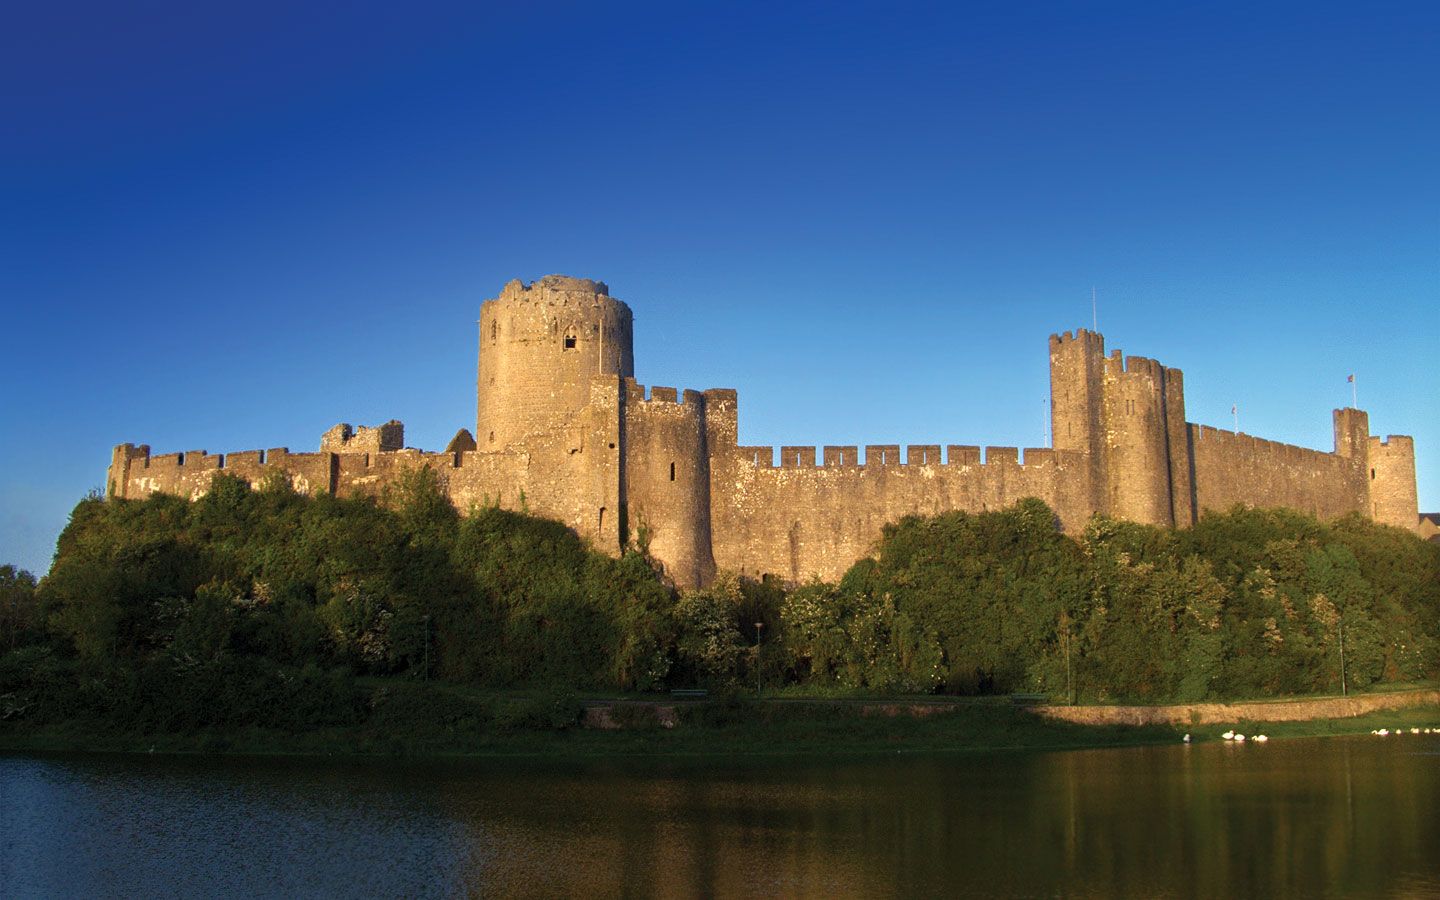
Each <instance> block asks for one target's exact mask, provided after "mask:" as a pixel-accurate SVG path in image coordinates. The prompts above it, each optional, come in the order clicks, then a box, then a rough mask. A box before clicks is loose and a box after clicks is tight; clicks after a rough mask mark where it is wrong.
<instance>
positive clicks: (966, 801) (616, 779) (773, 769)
mask: <svg viewBox="0 0 1440 900" xmlns="http://www.w3.org/2000/svg"><path fill="white" fill-rule="evenodd" d="M1419 740H1421V739H1418V738H1417V739H1416V741H1417V744H1416V749H1419V743H1418V742H1419ZM1396 749H1397V748H1396V745H1391V746H1384V745H1380V744H1379V741H1378V740H1377V741H1376V742H1375V743H1374V744H1370V743H1367V742H1365V741H1364V740H1361V741H1359V742H1358V743H1357V742H1356V741H1354V740H1329V741H1294V742H1288V743H1284V744H1279V745H1277V744H1270V745H1268V746H1266V747H1264V748H1256V747H1236V746H1230V745H1223V746H1222V745H1206V746H1200V747H1160V748H1138V749H1128V750H1097V751H1080V752H1061V753H1043V754H1007V755H979V754H957V755H955V756H952V757H930V758H924V759H914V758H908V757H901V758H900V759H898V760H888V759H887V760H870V761H864V762H857V763H834V762H829V763H814V762H793V763H780V764H774V765H766V766H762V767H749V768H739V769H737V768H734V767H728V766H727V767H723V768H720V769H718V770H717V769H716V768H715V767H704V766H701V765H698V764H696V765H695V766H693V767H687V768H685V769H681V770H671V771H667V772H665V773H663V774H658V775H646V774H637V773H634V772H625V771H616V770H613V769H611V770H598V771H588V770H587V771H584V772H579V773H576V772H571V773H569V774H565V775H556V774H555V773H553V772H550V773H543V772H531V773H526V774H518V775H514V776H512V777H507V778H504V779H495V778H490V777H487V778H484V779H480V780H476V781H468V782H463V783H456V784H454V785H452V786H451V787H449V788H447V789H446V790H445V791H444V794H445V796H446V798H447V802H446V806H447V809H448V812H449V814H451V815H454V816H457V817H458V818H459V819H460V820H461V821H463V822H466V823H467V824H468V825H469V826H470V828H471V829H472V832H473V833H474V834H475V835H476V836H477V839H479V840H481V841H483V842H484V843H485V845H486V848H485V850H486V852H485V853H484V854H483V856H484V857H485V859H486V861H485V862H484V863H482V864H481V865H480V866H479V867H478V868H476V869H475V870H473V871H472V872H471V873H470V876H469V877H470V879H471V886H472V887H478V888H481V889H483V890H486V891H487V892H488V891H495V892H500V893H509V892H511V891H516V892H521V893H567V894H578V893H585V894H589V895H602V896H603V895H615V894H641V895H645V894H659V895H673V894H679V895H694V894H719V895H732V894H776V893H780V894H827V895H853V894H857V893H858V894H875V893H883V894H890V893H902V894H945V893H951V894H953V893H957V892H960V893H963V892H966V891H971V892H984V893H991V892H1002V893H1031V894H1047V895H1048V894H1054V893H1056V892H1059V891H1063V892H1064V893H1066V894H1077V893H1078V894H1095V895H1143V896H1155V895H1160V894H1173V893H1175V892H1180V893H1186V894H1199V895H1214V894H1219V893H1222V892H1235V891H1241V892H1243V893H1246V894H1256V893H1265V894H1296V893H1299V894H1307V895H1315V894H1320V893H1333V892H1335V891H1337V890H1338V891H1345V890H1358V891H1362V892H1367V893H1376V892H1378V893H1386V892H1387V891H1390V890H1396V889H1399V888H1400V886H1401V885H1410V886H1411V889H1413V886H1414V885H1415V884H1417V883H1419V884H1422V885H1426V886H1428V887H1429V888H1430V889H1440V882H1437V881H1435V880H1434V879H1435V877H1436V876H1435V875H1434V874H1432V873H1430V872H1428V871H1427V870H1426V869H1425V868H1424V866H1427V865H1428V866H1433V862H1431V861H1433V860H1435V859H1440V817H1437V816H1435V815H1434V814H1433V809H1434V808H1435V807H1436V804H1437V801H1440V769H1437V767H1435V766H1433V765H1426V764H1425V763H1426V762H1427V761H1428V758H1426V757H1416V756H1403V755H1398V754H1397V752H1396ZM1417 878H1419V879H1421V881H1419V882H1416V881H1415V879H1417ZM1426 878H1429V879H1431V881H1428V882H1426V881H1424V880H1423V879H1426Z"/></svg>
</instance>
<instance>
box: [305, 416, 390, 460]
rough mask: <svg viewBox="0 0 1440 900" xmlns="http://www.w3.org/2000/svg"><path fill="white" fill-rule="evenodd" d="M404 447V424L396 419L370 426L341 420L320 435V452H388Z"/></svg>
mask: <svg viewBox="0 0 1440 900" xmlns="http://www.w3.org/2000/svg"><path fill="white" fill-rule="evenodd" d="M403 449H405V426H404V424H403V423H401V422H400V421H399V420H398V419H391V420H390V421H388V422H386V423H385V424H384V425H376V426H375V427H374V428H371V427H369V426H366V425H361V426H360V427H359V428H353V427H351V425H350V423H349V422H341V423H340V424H339V425H336V426H334V427H332V428H331V429H330V430H329V431H327V432H325V433H324V434H323V435H321V436H320V452H321V453H388V452H390V451H394V450H403Z"/></svg>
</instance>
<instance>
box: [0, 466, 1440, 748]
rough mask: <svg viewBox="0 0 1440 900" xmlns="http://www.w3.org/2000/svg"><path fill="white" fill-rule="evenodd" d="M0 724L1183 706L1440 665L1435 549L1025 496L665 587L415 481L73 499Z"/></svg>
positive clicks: (6, 621)
mask: <svg viewBox="0 0 1440 900" xmlns="http://www.w3.org/2000/svg"><path fill="white" fill-rule="evenodd" d="M0 617H3V618H0V653H3V655H0V715H3V716H5V717H6V718H11V719H14V718H16V717H19V716H23V715H29V716H32V717H33V716H35V715H37V714H43V715H47V716H51V717H57V718H63V717H64V716H66V715H72V714H74V715H79V714H81V713H82V712H84V711H85V710H92V711H93V710H94V709H97V708H123V709H124V710H125V714H126V715H127V716H129V717H130V718H129V719H127V721H135V720H137V719H138V720H143V721H145V722H147V723H149V724H150V725H153V726H154V727H157V728H163V727H170V728H177V727H196V725H197V723H200V724H217V723H223V722H225V721H245V722H271V721H272V720H275V721H276V722H277V723H278V724H280V725H284V726H286V727H300V726H302V725H304V724H305V723H315V722H321V723H324V722H332V723H340V724H343V723H344V722H346V721H350V720H352V719H353V718H354V717H355V716H357V715H360V714H361V713H360V712H357V711H356V710H357V706H359V705H363V702H364V700H363V692H359V693H357V692H356V691H355V690H354V683H355V682H354V679H355V677H356V676H381V677H389V678H402V679H417V680H418V679H437V680H444V681H449V682H457V683H466V684H476V685H483V686H488V687H493V688H497V689H510V688H518V687H540V686H549V687H556V686H559V687H563V688H566V689H569V690H579V691H616V690H618V691H640V692H647V691H663V690H667V689H670V688H676V687H696V686H699V687H707V688H711V689H713V690H717V691H724V690H727V689H738V688H739V687H740V686H742V685H751V684H753V683H754V682H755V681H756V680H757V679H758V680H759V681H760V682H762V683H764V684H766V685H768V686H771V687H780V686H783V685H798V686H804V687H814V688H817V689H822V688H823V689H834V690H836V691H842V692H843V691H871V692H890V693H895V692H903V693H911V692H915V693H943V694H1005V693H1014V692H1027V693H1028V692H1034V693H1043V694H1046V695H1048V696H1051V697H1053V698H1055V699H1074V700H1077V701H1082V702H1083V701H1122V700H1130V701H1145V702H1159V701H1175V700H1201V699H1208V698H1234V697H1259V696H1272V695H1286V694H1304V693H1316V692H1338V691H1340V690H1341V687H1342V679H1343V681H1344V685H1345V687H1346V688H1347V689H1364V688H1367V687H1370V686H1373V685H1376V684H1380V683H1385V682H1412V681H1417V680H1422V679H1427V678H1434V677H1436V676H1437V674H1440V547H1437V546H1435V545H1432V544H1427V543H1424V542H1422V541H1420V540H1419V539H1417V538H1415V537H1414V536H1413V535H1410V534H1408V533H1406V532H1403V531H1401V530H1398V529H1394V528H1389V527H1386V526H1381V525H1376V524H1374V523H1372V522H1369V521H1368V520H1365V519H1362V518H1360V517H1358V516H1350V517H1346V518H1342V519H1339V520H1337V521H1333V522H1328V523H1322V522H1319V521H1317V520H1316V519H1314V518H1312V517H1310V516H1306V515H1303V514H1300V513H1296V512H1292V511H1287V510H1256V509H1246V508H1240V507H1237V508H1235V509H1233V510H1231V511H1229V512H1226V513H1223V514H1213V513H1211V514H1207V515H1205V516H1204V517H1203V518H1202V519H1201V520H1200V522H1199V523H1198V524H1196V525H1195V526H1193V527H1191V528H1187V529H1166V528H1157V527H1151V526H1146V525H1138V524H1135V523H1130V522H1124V521H1119V520H1114V519H1109V518H1106V517H1104V516H1096V517H1095V518H1093V519H1092V520H1091V521H1090V523H1089V524H1088V526H1087V528H1086V529H1085V531H1084V533H1083V534H1081V535H1079V536H1076V537H1071V536H1067V535H1064V534H1061V533H1060V532H1059V531H1058V530H1057V528H1056V519H1055V515H1054V513H1053V512H1052V511H1051V510H1050V509H1049V508H1048V507H1046V506H1045V504H1043V503H1042V502H1040V501H1038V500H1025V501H1022V502H1020V503H1019V504H1017V505H1015V506H1013V507H1011V508H1009V509H1005V510H1000V511H994V512H986V513H980V514H971V513H960V512H956V513H947V514H944V515H939V516H935V517H930V518H919V517H912V518H907V519H904V520H902V521H900V522H897V523H894V524H892V525H889V526H887V527H886V528H885V530H884V533H883V536H882V537H881V539H880V540H879V542H878V543H877V545H876V547H875V549H874V552H873V554H872V555H871V556H870V557H868V558H865V559H862V560H860V561H859V562H857V563H856V564H855V565H854V566H852V567H851V569H850V570H849V571H848V572H847V573H846V574H845V575H844V576H843V577H842V578H841V579H840V580H839V581H838V582H837V583H833V584H830V583H823V582H819V581H815V582H813V583H809V584H803V585H798V586H797V585H784V584H782V583H780V582H778V581H772V580H764V581H754V580H748V579H742V578H737V577H735V576H732V575H722V576H721V577H720V578H719V579H718V580H717V581H716V582H715V583H714V584H713V585H711V586H709V587H708V588H705V589H703V590H696V591H684V592H680V591H676V590H674V589H673V588H672V587H670V586H669V585H668V584H667V583H666V581H665V579H664V578H663V574H662V573H661V572H660V571H659V570H658V568H657V566H656V565H654V564H653V562H652V561H651V560H650V559H649V558H648V557H647V555H646V553H645V548H644V547H632V548H630V549H629V550H627V552H625V553H624V554H623V555H621V556H620V557H619V558H611V557H609V556H606V555H603V554H600V553H597V552H595V551H593V550H591V549H589V548H588V547H587V546H586V545H585V544H584V543H583V542H582V541H581V540H580V539H579V538H578V537H577V536H576V535H575V534H574V533H573V532H572V531H570V530H569V529H567V528H565V527H564V526H563V525H561V524H559V523H557V522H552V521H549V520H545V519H540V518H536V517H533V516H528V515H525V514H522V513H519V512H514V511H507V510H502V509H498V508H492V507H487V508H478V509H473V510H470V511H469V512H468V513H466V514H463V515H462V514H461V513H459V512H457V511H456V510H455V509H454V508H453V507H452V506H451V504H450V503H449V502H448V500H447V499H446V498H445V497H444V496H443V494H442V493H441V492H440V491H439V490H438V487H437V485H436V484H435V481H434V478H433V475H432V474H431V473H429V472H428V470H424V469H420V470H417V471H416V472H414V473H411V474H410V475H409V476H407V477H406V478H405V479H404V480H403V481H402V482H401V483H400V484H398V485H397V486H396V487H395V488H394V489H393V490H392V491H390V492H389V493H388V494H387V495H386V496H385V497H383V498H382V499H381V500H380V501H378V502H377V501H373V500H366V499H341V498H336V497H330V496H326V495H321V496H315V497H309V496H303V495H300V494H297V493H296V492H294V491H293V490H292V489H291V488H290V485H289V482H288V481H287V480H286V479H284V478H283V477H276V478H272V479H270V480H268V481H267V482H266V483H264V484H263V485H260V486H258V488H256V489H253V490H252V488H251V486H250V485H249V484H248V483H246V482H245V481H243V480H240V479H236V478H233V477H230V476H226V475H220V476H217V477H216V479H215V481H214V482H213V483H212V485H211V488H210V490H209V492H208V493H207V494H206V495H205V496H203V497H202V498H200V499H199V500H196V501H194V502H190V501H187V500H184V499H181V498H177V497H171V496H166V495H155V496H152V497H149V498H147V499H145V500H115V501H102V500H99V499H96V498H88V499H86V500H83V501H81V502H80V503H79V504H78V505H77V506H76V507H75V509H74V511H73V513H72V514H71V519H70V522H69V524H68V526H67V527H66V529H65V530H64V532H63V534H62V535H61V537H60V540H59V542H58V545H57V551H56V555H55V559H54V563H53V566H52V568H51V570H50V572H49V573H48V574H47V575H46V576H45V577H44V578H43V579H42V580H40V581H39V583H38V584H37V583H36V581H35V580H34V579H33V578H31V577H30V576H29V575H28V574H27V573H23V572H19V571H17V570H15V569H14V568H13V567H8V566H7V567H0Z"/></svg>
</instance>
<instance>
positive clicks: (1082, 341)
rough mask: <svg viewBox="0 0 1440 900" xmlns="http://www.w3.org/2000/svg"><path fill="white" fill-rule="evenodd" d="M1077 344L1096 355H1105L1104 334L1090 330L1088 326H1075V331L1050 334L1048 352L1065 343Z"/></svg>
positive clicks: (1063, 345) (1052, 351)
mask: <svg viewBox="0 0 1440 900" xmlns="http://www.w3.org/2000/svg"><path fill="white" fill-rule="evenodd" d="M1072 344H1077V345H1079V346H1081V347H1086V348H1088V349H1089V350H1090V351H1091V352H1092V353H1094V355H1096V356H1104V355H1105V335H1103V334H1101V333H1100V332H1098V331H1091V330H1090V329H1088V328H1077V329H1076V330H1075V331H1073V332H1070V331H1066V332H1063V333H1061V334H1052V335H1050V352H1051V353H1054V352H1055V351H1056V350H1058V349H1060V348H1061V347H1065V346H1067V345H1072Z"/></svg>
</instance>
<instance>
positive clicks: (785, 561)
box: [711, 444, 1089, 581]
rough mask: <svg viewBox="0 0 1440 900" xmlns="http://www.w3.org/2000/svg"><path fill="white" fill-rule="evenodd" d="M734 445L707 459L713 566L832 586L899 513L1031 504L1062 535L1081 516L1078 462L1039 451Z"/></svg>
mask: <svg viewBox="0 0 1440 900" xmlns="http://www.w3.org/2000/svg"><path fill="white" fill-rule="evenodd" d="M773 453H774V451H773V449H772V448H770V447H736V448H734V450H733V451H732V452H731V453H729V454H722V456H721V458H719V459H716V460H712V467H713V471H712V485H713V487H712V490H711V493H712V497H713V498H714V501H713V506H712V517H713V518H712V533H713V535H714V547H715V550H714V553H715V564H716V565H717V566H718V567H719V568H720V569H723V570H730V571H735V572H739V573H741V574H747V575H751V576H759V575H763V574H773V575H778V576H781V577H782V578H785V579H788V580H790V581H806V580H809V579H811V578H815V577H819V578H821V579H825V580H834V579H836V578H838V577H839V576H840V575H842V574H844V572H845V570H846V569H848V568H849V567H850V566H851V565H852V564H853V563H854V562H855V561H856V560H857V559H860V558H861V557H863V556H865V555H867V554H869V553H870V552H871V550H872V549H873V547H874V546H875V544H876V542H877V541H878V540H879V539H880V536H881V530H882V529H883V527H884V526H885V525H886V524H887V523H890V522H895V521H898V520H899V519H901V518H903V517H905V516H907V515H934V514H937V513H942V512H949V511H952V510H965V511H970V512H983V511H985V510H990V509H1003V508H1004V507H1006V506H1010V505H1012V504H1014V503H1015V502H1016V501H1018V500H1021V499H1023V498H1025V497H1038V498H1040V499H1041V500H1044V501H1045V502H1046V503H1048V504H1050V506H1051V507H1052V508H1053V509H1055V510H1056V511H1057V514H1058V516H1059V519H1060V524H1061V525H1062V526H1063V527H1064V528H1066V529H1067V530H1071V531H1074V530H1077V529H1080V528H1083V527H1084V524H1085V521H1086V520H1087V518H1088V516H1089V510H1088V504H1087V503H1086V500H1085V496H1084V492H1083V489H1082V488H1083V482H1082V481H1081V480H1079V479H1075V478H1073V477H1071V476H1072V475H1073V474H1074V473H1075V472H1076V471H1077V470H1079V469H1081V468H1083V466H1084V465H1085V459H1084V457H1083V456H1081V455H1079V454H1076V453H1073V452H1066V451H1053V450H1048V449H1034V450H1026V451H1025V455H1024V460H1023V464H1022V461H1021V459H1020V457H1019V454H1018V452H1017V450H1016V448H1014V447H990V448H987V449H986V451H985V458H984V461H983V462H982V460H981V452H980V448H979V447H974V446H951V447H949V448H948V454H947V455H946V456H944V457H943V458H942V455H941V452H940V447H939V446H938V445H919V446H911V447H908V448H906V453H905V457H904V459H903V460H902V458H901V453H900V447H899V446H898V445H893V444H892V445H873V446H868V447H866V448H865V459H864V461H863V462H861V461H860V460H859V448H858V447H852V446H843V447H839V446H837V447H825V448H824V450H823V455H822V457H821V462H820V464H817V462H816V457H815V448H814V447H782V448H780V465H779V466H776V465H775V464H774V459H773Z"/></svg>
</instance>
